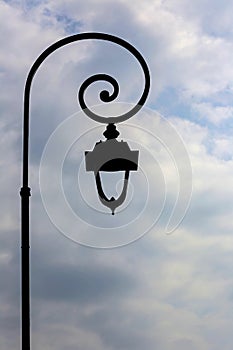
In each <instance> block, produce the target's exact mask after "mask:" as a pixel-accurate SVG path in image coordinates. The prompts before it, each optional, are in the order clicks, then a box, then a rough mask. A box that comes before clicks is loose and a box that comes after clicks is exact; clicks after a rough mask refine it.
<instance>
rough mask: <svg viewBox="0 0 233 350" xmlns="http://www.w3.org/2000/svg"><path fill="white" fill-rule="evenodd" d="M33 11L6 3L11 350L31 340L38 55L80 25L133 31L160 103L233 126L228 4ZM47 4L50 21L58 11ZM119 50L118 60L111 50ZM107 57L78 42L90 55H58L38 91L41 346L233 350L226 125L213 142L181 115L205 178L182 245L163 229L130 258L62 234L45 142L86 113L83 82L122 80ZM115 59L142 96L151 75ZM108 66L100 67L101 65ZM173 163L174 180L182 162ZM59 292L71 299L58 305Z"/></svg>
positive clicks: (6, 267) (5, 312)
mask: <svg viewBox="0 0 233 350" xmlns="http://www.w3.org/2000/svg"><path fill="white" fill-rule="evenodd" d="M219 4H220V3H219ZM24 5H25V6H24V9H22V8H20V6H19V4H18V6H15V7H13V6H11V4H10V3H9V4H7V3H5V2H1V4H0V20H1V23H2V34H3V35H2V36H1V39H0V44H1V53H0V64H1V75H0V79H1V83H2V86H4V89H3V91H2V93H1V118H2V123H1V131H0V134H1V150H2V158H1V174H2V175H1V195H2V199H3V200H2V204H1V213H2V214H1V224H0V227H1V251H0V261H1V264H0V265H1V268H0V273H1V278H2V280H4V281H5V282H4V284H2V286H1V290H0V293H1V298H0V300H1V303H0V309H1V315H2V318H4V320H5V321H4V327H3V328H4V329H3V330H4V334H3V333H2V331H1V344H2V349H3V350H8V349H10V348H13V347H14V348H16V347H17V345H18V344H19V341H20V339H19V334H18V333H19V332H18V329H19V320H18V316H17V315H18V310H19V305H18V304H19V302H18V301H19V300H18V298H19V279H18V275H19V256H18V255H19V249H18V248H19V245H20V244H19V212H20V210H19V201H20V199H19V195H18V191H19V187H20V184H19V182H20V181H19V179H20V172H21V170H20V164H19V163H20V161H19V160H20V151H21V145H19V138H20V134H21V127H20V125H21V119H20V118H21V109H22V107H21V106H22V95H23V93H22V89H23V85H24V80H25V77H26V74H27V71H28V69H29V67H30V65H31V63H32V62H33V61H34V59H35V58H36V57H37V55H38V54H39V53H40V52H41V51H42V50H43V49H44V48H45V47H47V46H48V45H49V44H50V43H52V42H54V41H55V40H57V39H59V38H60V37H61V36H63V35H65V34H66V33H68V32H69V30H71V31H72V26H71V27H69V28H68V27H67V25H68V24H67V23H68V22H67V21H69V19H71V20H73V21H74V23H73V24H75V23H79V22H80V23H81V24H80V25H82V29H83V30H99V31H106V32H110V33H113V34H116V35H120V36H122V37H123V38H125V39H126V40H129V41H130V42H131V43H132V44H135V46H136V47H137V48H138V49H139V50H140V51H141V52H142V54H143V56H144V57H145V58H146V60H147V61H148V63H149V66H150V69H151V72H152V78H153V89H152V91H151V97H150V103H151V104H153V105H154V102H155V101H156V98H157V97H158V96H159V94H160V93H161V92H162V91H164V90H165V89H166V88H167V87H173V88H174V89H175V90H176V91H177V92H178V98H179V99H180V100H181V101H183V102H184V103H186V104H187V105H188V106H189V108H190V110H195V111H196V112H197V113H199V115H200V116H201V117H203V118H206V119H207V120H208V121H210V122H211V123H212V124H214V125H215V126H216V127H217V126H218V125H220V124H221V123H227V122H230V120H231V117H232V106H231V103H232V99H231V97H230V96H229V95H227V96H225V95H224V98H223V96H222V94H225V93H226V90H227V91H228V92H229V91H231V88H232V80H233V71H232V67H231V62H232V42H231V39H230V37H231V34H232V33H231V32H232V30H231V26H229V23H231V22H229V18H230V14H231V12H232V11H230V10H229V9H230V7H231V4H230V3H229V2H228V3H226V2H221V6H220V5H219V6H218V11H217V9H216V6H217V2H214V4H213V6H212V5H211V4H210V3H209V2H208V1H202V2H201V1H197V2H195V3H192V4H190V2H188V1H179V2H177V1H173V2H171V1H165V2H164V1H163V2H162V1H154V2H153V3H152V2H151V1H144V2H134V3H132V4H130V3H129V2H127V3H126V2H125V1H117V2H107V1H101V2H100V1H86V2H83V1H69V2H64V1H56V2H55V1H47V2H46V3H43V2H41V3H40V4H38V5H35V6H33V7H32V8H30V7H29V6H26V5H28V4H24ZM25 8H26V10H27V11H25ZM46 8H47V10H49V11H50V12H47V15H46V11H45V9H46ZM204 10H205V11H204ZM207 10H208V11H207ZM210 13H211V14H210ZM59 16H61V17H59ZM62 16H63V17H62ZM59 18H60V20H59ZM207 19H208V21H207ZM205 22H206V23H209V24H210V26H209V28H208V27H207V25H206V24H205ZM216 24H217V26H216ZM74 28H75V27H74ZM74 28H73V29H74ZM214 29H216V30H215V32H214V33H215V35H212V34H211V30H214ZM75 30H77V28H76V29H75ZM105 49H106V52H107V50H108V47H107V46H106V47H105V48H104V50H105ZM74 52H75V56H73V55H74ZM104 52H105V51H104ZM101 53H102V48H98V46H97V45H96V46H95V45H83V46H82V49H81V47H80V49H79V48H78V46H77V51H76V49H75V48H74V47H72V48H70V49H67V51H66V55H64V54H63V53H62V51H61V52H60V53H57V54H56V55H54V56H53V57H51V59H48V61H47V62H46V63H45V65H44V66H43V67H42V68H41V70H40V72H38V76H37V78H36V80H35V85H34V88H33V99H32V101H33V103H32V114H33V118H32V138H31V159H32V161H33V165H32V166H31V183H32V187H33V191H32V193H33V196H32V206H31V208H32V211H31V214H32V222H31V230H32V276H33V278H32V285H33V286H34V287H35V286H36V285H37V281H38V283H39V287H40V288H39V287H38V290H36V291H35V289H34V290H33V294H32V320H33V322H32V327H33V334H34V337H33V339H34V340H33V346H34V348H35V349H36V347H37V348H38V349H39V348H41V346H42V347H43V348H44V349H46V347H47V348H48V347H49V348H50V349H53V348H56V349H59V348H61V349H62V348H64V347H66V346H67V345H69V347H70V349H83V348H85V349H90V350H91V349H109V348H110V347H111V348H112V349H119V348H124V347H126V344H127V349H130V348H134V349H137V347H138V349H142V348H146V349H148V350H149V349H154V348H155V345H156V347H158V348H159V349H161V350H165V349H166V350H168V349H169V350H176V349H178V348H179V350H181V349H182V350H183V349H187V348H189V349H197V348H198V349H201V350H202V349H203V350H218V349H219V348H220V346H221V347H222V344H224V350H230V349H231V343H232V335H231V333H232V322H233V319H232V315H231V313H230V311H229V310H231V307H232V305H231V304H232V287H233V283H232V256H233V255H232V243H233V242H232V238H231V233H232V228H233V227H232V223H231V222H232V220H231V214H232V207H233V202H232V198H233V196H232V195H233V193H232V170H233V169H232V166H233V165H232V160H230V159H231V149H232V147H231V146H232V142H231V138H230V137H229V136H227V135H225V134H224V132H223V131H221V132H220V131H218V130H217V129H216V133H215V135H214V137H213V135H212V133H211V132H210V130H209V129H208V125H207V126H206V127H201V126H200V125H198V123H199V121H200V119H199V116H198V118H196V116H195V117H194V119H193V121H192V122H191V121H188V120H182V119H181V118H180V117H179V113H177V111H176V112H175V113H174V112H172V111H171V113H170V114H171V115H174V114H176V115H177V117H176V118H175V117H171V118H170V120H171V121H172V122H173V123H174V125H175V127H176V128H177V129H178V131H179V132H180V134H181V136H182V137H183V138H184V140H185V143H186V145H187V149H188V152H189V154H190V157H191V163H192V166H193V178H194V191H193V201H192V203H191V207H190V210H189V212H188V215H187V216H186V218H185V220H184V222H183V226H182V227H181V228H180V229H179V230H177V231H176V232H175V233H174V234H173V235H170V236H165V235H162V234H161V233H160V232H159V230H158V231H152V232H151V233H149V234H148V235H147V236H145V237H144V238H143V239H142V240H140V241H138V242H136V243H135V244H133V245H130V246H128V247H124V248H121V249H119V250H110V251H96V250H91V249H87V248H83V247H80V246H78V245H75V244H73V243H72V242H71V241H69V240H67V239H64V237H63V236H62V235H60V234H58V232H57V231H56V230H55V229H54V228H53V226H52V224H51V223H49V219H48V218H47V216H46V214H45V212H44V210H43V208H42V205H41V201H40V199H39V196H38V183H37V182H38V177H37V174H38V161H39V159H40V155H41V151H42V148H43V145H44V143H45V141H46V138H47V137H48V136H49V135H50V133H51V132H52V131H53V130H54V128H55V127H56V125H57V124H58V123H59V122H60V121H61V120H62V119H63V118H64V116H66V113H67V115H70V113H73V112H74V111H76V108H78V107H77V106H76V92H77V91H76V90H78V86H79V84H80V83H81V82H82V81H83V80H82V78H83V77H84V76H86V75H88V74H89V73H92V72H93V70H94V68H95V69H96V70H98V69H99V68H101V70H104V68H107V69H108V71H111V70H112V71H113V72H114V70H115V66H114V65H113V64H112V63H111V64H109V63H108V62H107V59H106V60H102V61H101ZM114 55H115V57H116V58H117V63H118V64H117V67H116V70H117V71H119V78H122V80H123V82H124V87H125V88H126V90H124V91H123V89H122V93H123V94H122V96H123V97H124V98H126V99H127V96H131V97H133V96H136V94H137V93H138V91H136V87H137V88H138V87H140V84H139V81H138V79H141V78H137V77H138V75H137V74H138V67H137V66H136V64H135V66H133V65H132V66H131V63H130V62H131V61H130V60H129V61H127V59H126V61H125V62H126V63H127V64H126V65H125V67H124V70H123V73H122V72H121V68H123V67H121V64H122V61H121V57H123V56H120V54H119V56H118V54H116V51H112V56H111V55H109V56H108V58H109V57H111V62H112V58H114ZM90 56H91V57H90ZM96 58H98V60H97V61H98V62H97V63H94V62H95V59H96ZM95 64H96V65H95ZM128 64H129V65H128ZM79 65H80V66H79ZM94 65H95V67H94ZM128 66H129V67H130V68H127V67H128ZM51 67H53V68H54V72H56V73H54V74H53V75H50V74H49V72H50V70H51ZM104 73H105V72H104ZM126 73H129V76H127V74H126ZM73 79H74V80H75V82H74V81H73ZM119 80H120V79H119ZM129 81H130V84H129ZM132 81H133V82H135V85H134V84H132ZM136 84H138V86H136ZM73 90H75V91H74V92H73ZM94 92H95V91H94ZM72 94H73V95H72ZM93 94H94V93H93ZM219 95H221V96H219ZM223 102H224V103H223ZM216 106H217V107H216ZM186 118H187V119H188V115H187V116H186ZM153 127H155V126H153ZM151 129H152V126H151ZM77 133H78V131H77ZM35 141H36V142H35ZM94 141H96V140H93V142H94ZM142 141H143V140H141V142H142ZM208 143H211V145H212V149H211V150H210V149H209V148H208ZM33 144H35V146H33ZM148 146H150V145H148ZM210 151H211V153H210ZM223 157H224V158H226V159H222V158H223ZM165 165H166V166H167V168H166V169H167V174H170V167H169V164H165ZM171 173H172V172H171ZM173 180H174V179H171V182H172V181H173ZM170 194H171V193H170ZM16 198H17V199H16ZM148 214H150V213H148ZM164 215H165V217H166V215H167V214H166V213H165V214H164ZM16 232H17V233H16ZM9 271H10V273H9ZM80 280H82V286H80V285H79V282H80ZM55 282H56V283H55ZM43 283H44V285H43ZM114 283H115V284H114ZM90 286H91V288H90ZM72 288H73V289H72ZM81 288H82V289H81ZM81 292H82V293H81ZM95 293H96V294H95ZM98 293H99V294H98ZM101 293H102V294H101ZM97 295H98V298H97ZM53 296H57V299H56V300H55V297H54V301H52V300H51V299H52V298H53ZM71 296H72V298H71ZM5 298H6V299H5ZM82 298H83V299H82ZM6 300H7V303H6ZM84 300H85V302H84ZM4 303H5V305H7V306H4ZM10 305H14V310H13V307H11V308H10ZM16 344H17V345H16ZM119 344H120V345H121V346H120V347H119Z"/></svg>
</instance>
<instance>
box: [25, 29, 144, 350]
mask: <svg viewBox="0 0 233 350" xmlns="http://www.w3.org/2000/svg"><path fill="white" fill-rule="evenodd" d="M81 40H104V41H109V42H113V43H115V44H117V45H120V46H122V47H123V48H125V49H126V50H128V51H129V52H130V53H131V54H132V55H133V56H134V57H135V58H136V59H137V60H138V61H139V63H140V65H141V68H142V70H143V73H144V77H145V87H144V91H143V93H142V96H141V98H140V99H139V101H138V103H137V105H136V106H134V107H133V108H132V109H131V110H130V111H128V112H126V113H124V114H122V115H120V116H118V117H108V118H105V117H102V116H99V115H97V114H95V113H93V112H92V111H91V110H90V109H89V108H88V107H87V106H86V103H85V100H84V92H85V90H86V88H87V87H88V86H89V85H90V84H92V83H93V82H96V81H100V80H103V81H106V82H109V83H110V84H111V85H112V86H113V88H114V91H113V93H112V94H111V95H110V94H109V92H108V91H106V90H104V91H102V92H101V93H100V99H101V101H103V102H111V101H113V100H114V99H115V98H116V97H117V96H118V93H119V85H118V83H117V81H116V80H115V79H114V78H113V77H111V76H109V75H107V74H96V75H93V76H91V77H90V78H88V79H87V80H85V81H84V83H83V84H82V86H81V87H80V90H79V96H78V97H79V103H80V106H81V108H82V110H83V111H84V112H85V114H86V115H87V116H89V117H90V118H92V119H93V120H95V121H97V122H100V123H107V124H108V126H107V129H106V131H105V133H104V135H105V136H106V139H107V141H105V142H104V143H103V145H102V146H103V147H104V148H103V149H102V151H101V146H100V145H99V146H98V144H97V145H96V146H95V148H94V150H93V151H92V152H90V151H86V152H85V160H86V170H87V171H94V174H95V177H96V185H97V190H98V194H99V198H100V200H101V202H102V203H103V204H104V205H106V206H107V207H109V208H110V209H111V210H112V213H114V210H115V209H116V208H117V207H118V206H119V205H121V204H122V203H123V201H124V199H125V196H126V191H127V183H128V178H129V171H130V170H137V166H138V151H131V150H130V149H129V147H128V148H127V146H128V145H127V144H126V143H125V144H124V143H122V146H120V147H119V145H120V144H121V142H118V141H117V140H116V138H117V136H118V134H119V132H118V131H117V130H116V127H115V125H114V123H116V121H117V122H118V123H120V122H123V121H125V120H127V119H129V118H130V117H132V116H133V115H135V114H136V113H137V112H138V111H139V110H140V109H141V107H142V106H143V104H144V103H145V101H146V98H147V96H148V93H149V88H150V75H149V70H148V67H147V64H146V62H145V60H144V58H143V57H142V55H141V54H140V53H139V52H138V51H137V50H136V49H135V48H134V47H133V46H132V45H131V44H129V43H128V42H127V41H125V40H123V39H121V38H118V37H116V36H113V35H109V34H105V33H95V32H94V33H93V32H90V33H80V34H75V35H71V36H69V37H66V38H63V39H61V40H59V41H57V42H55V43H54V44H52V45H51V46H49V47H48V48H47V49H46V50H45V51H43V52H42V54H41V55H40V56H39V57H38V58H37V59H36V61H35V62H34V64H33V65H32V67H31V69H30V71H29V73H28V76H27V79H26V83H25V89H24V115H23V185H22V188H21V190H20V195H21V249H22V251H21V298H22V299H21V300H22V303H21V310H22V311H21V327H22V333H21V337H22V339H21V342H22V350H30V256H29V250H30V237H29V197H30V195H31V189H30V187H29V181H28V168H29V167H28V164H29V157H28V149H29V107H30V92H31V85H32V81H33V78H34V75H35V73H36V72H37V70H38V68H39V67H40V65H41V64H42V63H43V62H44V60H45V59H46V58H47V57H48V56H49V55H50V54H51V53H53V52H54V51H56V50H57V49H59V48H61V47H63V46H65V45H67V44H69V43H72V42H76V41H81ZM99 144H100V143H99ZM126 150H127V151H126ZM109 152H110V153H109ZM111 152H112V153H111ZM114 152H115V153H114ZM93 154H94V158H95V157H96V154H97V158H95V159H97V160H98V157H99V156H100V157H101V156H102V158H101V159H102V162H100V163H99V162H98V161H94V160H93V159H94V158H93V157H92V156H93ZM106 157H107V158H106ZM101 170H102V171H120V170H124V171H125V180H124V187H123V190H122V194H121V195H120V197H119V198H118V199H114V198H113V197H112V198H113V199H112V198H111V199H108V198H107V197H106V196H105V194H104V193H103V190H102V185H101V179H100V174H99V172H100V171H101Z"/></svg>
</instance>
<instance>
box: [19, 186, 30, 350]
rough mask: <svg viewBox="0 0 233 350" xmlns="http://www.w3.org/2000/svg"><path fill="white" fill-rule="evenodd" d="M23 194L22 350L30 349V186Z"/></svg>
mask: <svg viewBox="0 0 233 350" xmlns="http://www.w3.org/2000/svg"><path fill="white" fill-rule="evenodd" d="M20 195H21V215H22V223H21V310H22V311H21V327H22V329H21V343H22V348H21V350H30V263H29V258H30V256H29V254H30V246H29V197H30V188H29V187H22V188H21V191H20Z"/></svg>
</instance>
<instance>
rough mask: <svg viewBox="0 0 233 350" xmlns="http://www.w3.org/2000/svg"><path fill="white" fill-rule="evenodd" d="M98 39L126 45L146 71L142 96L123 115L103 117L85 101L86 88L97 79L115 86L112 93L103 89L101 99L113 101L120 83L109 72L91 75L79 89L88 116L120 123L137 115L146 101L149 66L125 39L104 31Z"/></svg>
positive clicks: (83, 108) (80, 100)
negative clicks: (93, 110)
mask: <svg viewBox="0 0 233 350" xmlns="http://www.w3.org/2000/svg"><path fill="white" fill-rule="evenodd" d="M98 39H101V40H107V41H111V42H114V43H116V44H118V45H120V46H122V47H124V48H125V49H127V50H128V51H130V53H131V54H133V55H134V56H135V57H136V59H137V60H138V61H139V63H140V65H141V68H142V70H143V73H144V78H145V87H144V91H143V93H142V96H141V98H140V99H139V101H138V103H137V105H136V106H134V107H133V108H132V109H131V110H130V111H128V112H126V113H124V114H122V115H119V116H115V117H102V116H100V115H98V114H96V113H94V112H92V111H91V110H90V109H89V108H88V107H87V105H86V103H85V99H84V94H85V91H86V89H87V88H88V87H89V86H90V85H91V84H92V83H94V82H96V81H106V82H108V83H110V84H111V85H112V86H113V92H112V94H110V93H109V92H108V91H107V90H103V91H101V93H100V100H101V101H103V102H112V101H114V100H115V99H116V98H117V96H118V93H119V85H118V82H117V81H116V79H114V78H113V77H111V76H110V75H107V74H96V75H93V76H91V77H89V78H88V79H86V80H85V81H84V83H83V84H82V85H81V87H80V89H79V93H78V99H79V103H80V106H81V108H82V110H83V111H84V113H85V114H86V115H87V116H88V117H90V118H91V119H93V120H95V121H97V122H99V123H109V124H110V123H120V122H123V121H125V120H127V119H129V118H131V117H132V116H133V115H135V114H136V113H137V112H138V111H139V110H140V109H141V108H142V106H143V104H144V103H145V101H146V99H147V96H148V93H149V89H150V74H149V69H148V66H147V64H146V62H145V60H144V58H143V57H142V55H141V54H140V53H139V51H137V50H136V49H135V48H134V47H133V46H132V45H131V44H129V43H128V42H126V41H125V40H123V39H120V38H118V37H115V36H112V35H108V34H103V33H98Z"/></svg>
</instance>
